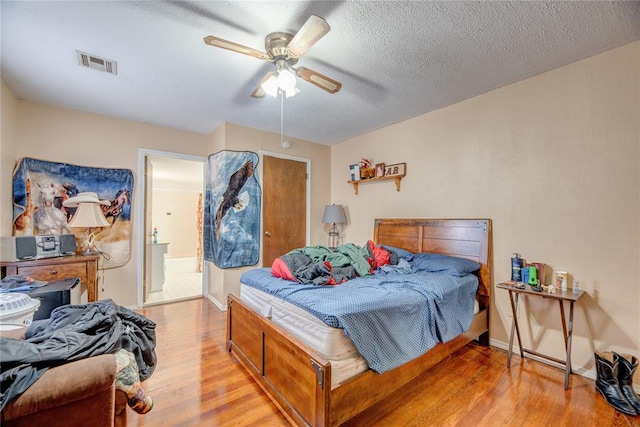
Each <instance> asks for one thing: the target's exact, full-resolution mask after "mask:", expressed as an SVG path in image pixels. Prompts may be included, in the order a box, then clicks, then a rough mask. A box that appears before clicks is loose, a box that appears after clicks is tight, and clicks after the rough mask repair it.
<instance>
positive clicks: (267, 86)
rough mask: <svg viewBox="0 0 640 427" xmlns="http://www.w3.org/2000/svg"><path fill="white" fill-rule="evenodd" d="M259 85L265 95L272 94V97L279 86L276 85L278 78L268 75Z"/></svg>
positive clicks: (276, 92) (275, 94)
mask: <svg viewBox="0 0 640 427" xmlns="http://www.w3.org/2000/svg"><path fill="white" fill-rule="evenodd" d="M261 86H262V89H263V90H264V91H265V93H266V94H267V95H269V96H273V97H274V98H275V97H276V96H278V90H279V89H280V88H279V87H278V78H277V77H276V76H271V77H269V78H268V79H267V81H265V82H264V83H262V85H261Z"/></svg>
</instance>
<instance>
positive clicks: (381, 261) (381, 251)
mask: <svg viewBox="0 0 640 427" xmlns="http://www.w3.org/2000/svg"><path fill="white" fill-rule="evenodd" d="M367 248H368V249H369V253H370V254H371V256H372V257H373V258H374V259H375V261H376V262H375V265H374V266H373V268H376V267H382V266H383V265H387V264H389V263H390V261H389V251H388V250H386V249H385V248H383V247H382V246H376V244H375V243H373V241H372V240H369V241H368V242H367Z"/></svg>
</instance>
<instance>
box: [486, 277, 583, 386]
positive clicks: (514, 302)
mask: <svg viewBox="0 0 640 427" xmlns="http://www.w3.org/2000/svg"><path fill="white" fill-rule="evenodd" d="M496 287H497V288H499V289H504V290H507V291H509V302H510V303H511V314H512V316H513V320H512V322H511V334H510V335H509V355H508V356H507V368H509V367H511V354H512V352H513V332H514V330H515V333H516V336H517V338H518V347H519V348H520V357H522V358H524V355H525V353H529V354H533V355H535V356H538V357H541V358H543V359H547V360H551V361H553V362H556V363H559V364H561V365H564V367H565V374H564V389H565V390H567V389H568V388H569V374H571V336H572V333H573V305H574V303H575V302H576V301H578V299H580V297H582V296H583V295H584V294H585V292H584V291H580V292H578V293H575V294H574V293H573V291H568V292H562V291H556V292H555V293H549V292H546V291H542V292H536V291H533V290H531V286H527V285H525V287H524V289H519V288H516V286H515V283H514V282H504V283H498V284H497V285H496ZM519 295H524V296H526V297H538V298H548V299H552V300H557V301H558V303H559V305H560V318H561V319H562V332H563V338H564V345H565V349H566V351H567V358H566V360H560V359H556V358H555V357H551V356H547V355H546V354H542V353H538V352H537V351H533V350H529V349H526V348H523V347H522V341H521V340H520V327H519V326H518V316H517V312H518V296H519ZM565 301H568V302H569V325H568V327H567V321H566V319H565V314H564V302H565Z"/></svg>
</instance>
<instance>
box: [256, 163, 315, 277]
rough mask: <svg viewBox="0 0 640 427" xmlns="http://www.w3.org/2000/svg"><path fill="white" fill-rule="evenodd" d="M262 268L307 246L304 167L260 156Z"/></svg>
mask: <svg viewBox="0 0 640 427" xmlns="http://www.w3.org/2000/svg"><path fill="white" fill-rule="evenodd" d="M262 171H263V172H262V174H263V189H262V194H263V202H262V206H263V215H262V218H263V221H264V227H263V236H262V242H263V244H262V265H263V266H265V267H269V266H271V264H273V260H275V259H276V258H277V257H279V256H280V255H284V254H286V253H287V252H289V251H291V250H292V249H296V248H301V247H303V246H305V245H306V240H307V238H306V236H307V229H306V226H307V224H306V218H307V164H306V163H305V162H301V161H296V160H289V159H282V158H278V157H271V156H263V164H262Z"/></svg>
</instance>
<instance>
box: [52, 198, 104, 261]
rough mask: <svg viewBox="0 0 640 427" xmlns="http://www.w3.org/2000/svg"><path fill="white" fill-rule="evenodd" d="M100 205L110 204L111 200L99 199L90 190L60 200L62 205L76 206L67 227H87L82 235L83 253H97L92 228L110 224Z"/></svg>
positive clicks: (94, 234)
mask: <svg viewBox="0 0 640 427" xmlns="http://www.w3.org/2000/svg"><path fill="white" fill-rule="evenodd" d="M100 205H106V206H110V205H111V202H110V201H108V200H100V199H98V195H97V194H96V193H91V192H87V193H78V195H77V196H74V197H69V198H68V199H67V200H65V201H64V202H62V206H64V207H68V208H76V212H75V213H74V214H73V217H72V218H71V221H69V227H71V228H86V229H87V230H86V233H85V235H84V236H83V237H82V245H81V249H82V254H83V255H95V254H97V253H99V251H98V250H97V249H96V246H95V237H96V231H95V230H93V229H94V228H99V227H106V226H108V225H110V224H109V221H107V218H106V217H105V216H104V213H102V209H101V208H100Z"/></svg>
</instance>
